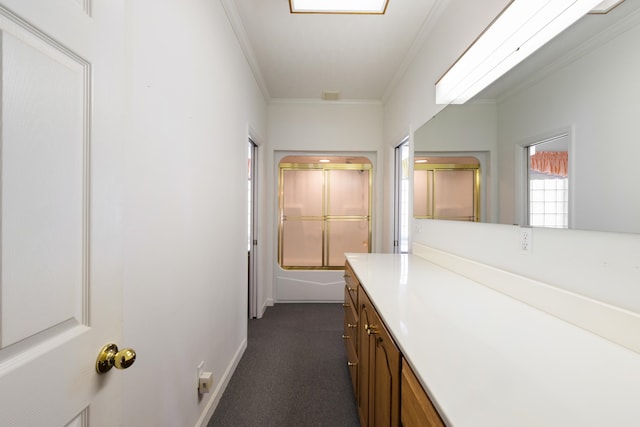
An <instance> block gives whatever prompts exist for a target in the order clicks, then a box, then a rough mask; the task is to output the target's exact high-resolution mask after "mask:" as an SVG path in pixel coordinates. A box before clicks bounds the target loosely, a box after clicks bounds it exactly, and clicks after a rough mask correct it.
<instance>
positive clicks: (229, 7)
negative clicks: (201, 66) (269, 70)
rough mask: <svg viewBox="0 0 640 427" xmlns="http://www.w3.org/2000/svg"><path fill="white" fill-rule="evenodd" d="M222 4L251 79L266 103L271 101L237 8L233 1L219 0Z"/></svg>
mask: <svg viewBox="0 0 640 427" xmlns="http://www.w3.org/2000/svg"><path fill="white" fill-rule="evenodd" d="M220 3H221V4H222V8H223V9H224V11H225V13H226V14H227V18H228V19H229V23H230V24H231V28H232V29H233V32H234V33H235V35H236V39H238V43H239V44H240V48H241V49H242V52H243V53H244V56H245V58H246V59H247V63H248V64H249V68H250V69H251V72H252V73H253V77H254V78H255V79H256V83H257V84H258V87H259V88H260V91H261V92H262V95H263V96H264V98H265V100H266V102H267V103H269V102H270V101H271V95H269V90H268V89H267V84H266V81H265V80H264V76H263V75H262V71H261V70H260V66H259V65H258V60H257V59H256V55H255V53H254V52H253V48H252V47H251V43H250V42H249V37H248V36H247V31H246V30H245V28H244V24H243V23H242V19H240V14H239V13H238V7H237V6H236V3H235V1H234V0H220Z"/></svg>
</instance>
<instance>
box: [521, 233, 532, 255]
mask: <svg viewBox="0 0 640 427" xmlns="http://www.w3.org/2000/svg"><path fill="white" fill-rule="evenodd" d="M531 231H532V230H531V228H530V227H520V251H521V252H522V253H526V254H530V253H531V250H532V249H533V236H532V232H531Z"/></svg>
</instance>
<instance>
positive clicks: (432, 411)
mask: <svg viewBox="0 0 640 427" xmlns="http://www.w3.org/2000/svg"><path fill="white" fill-rule="evenodd" d="M401 395H402V402H401V420H402V426H403V427H444V423H443V422H442V419H441V418H440V416H439V415H438V412H437V411H436V408H435V407H434V406H433V404H432V403H431V400H429V397H428V396H427V393H426V392H425V391H424V389H423V388H422V386H421V385H420V382H419V381H418V378H417V377H416V375H415V374H414V373H413V371H412V370H411V367H409V364H408V363H407V361H406V360H404V359H403V360H402V394H401Z"/></svg>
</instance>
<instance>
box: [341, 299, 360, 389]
mask: <svg viewBox="0 0 640 427" xmlns="http://www.w3.org/2000/svg"><path fill="white" fill-rule="evenodd" d="M357 333H358V321H357V320H356V319H354V317H353V311H352V309H351V307H345V308H344V332H343V334H342V339H343V340H344V345H345V348H346V350H347V366H348V367H349V374H351V385H352V386H353V392H354V393H357V390H358V353H357V351H356V344H357Z"/></svg>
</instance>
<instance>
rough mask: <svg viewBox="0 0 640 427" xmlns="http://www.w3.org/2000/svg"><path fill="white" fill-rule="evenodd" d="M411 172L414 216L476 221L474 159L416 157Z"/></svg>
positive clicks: (477, 191) (477, 196) (477, 195)
mask: <svg viewBox="0 0 640 427" xmlns="http://www.w3.org/2000/svg"><path fill="white" fill-rule="evenodd" d="M413 175H414V177H413V215H414V217H416V218H429V219H447V220H456V221H474V222H475V221H479V220H480V161H479V160H478V159H477V158H475V157H441V156H424V157H423V156H417V157H415V158H414V165H413Z"/></svg>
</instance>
